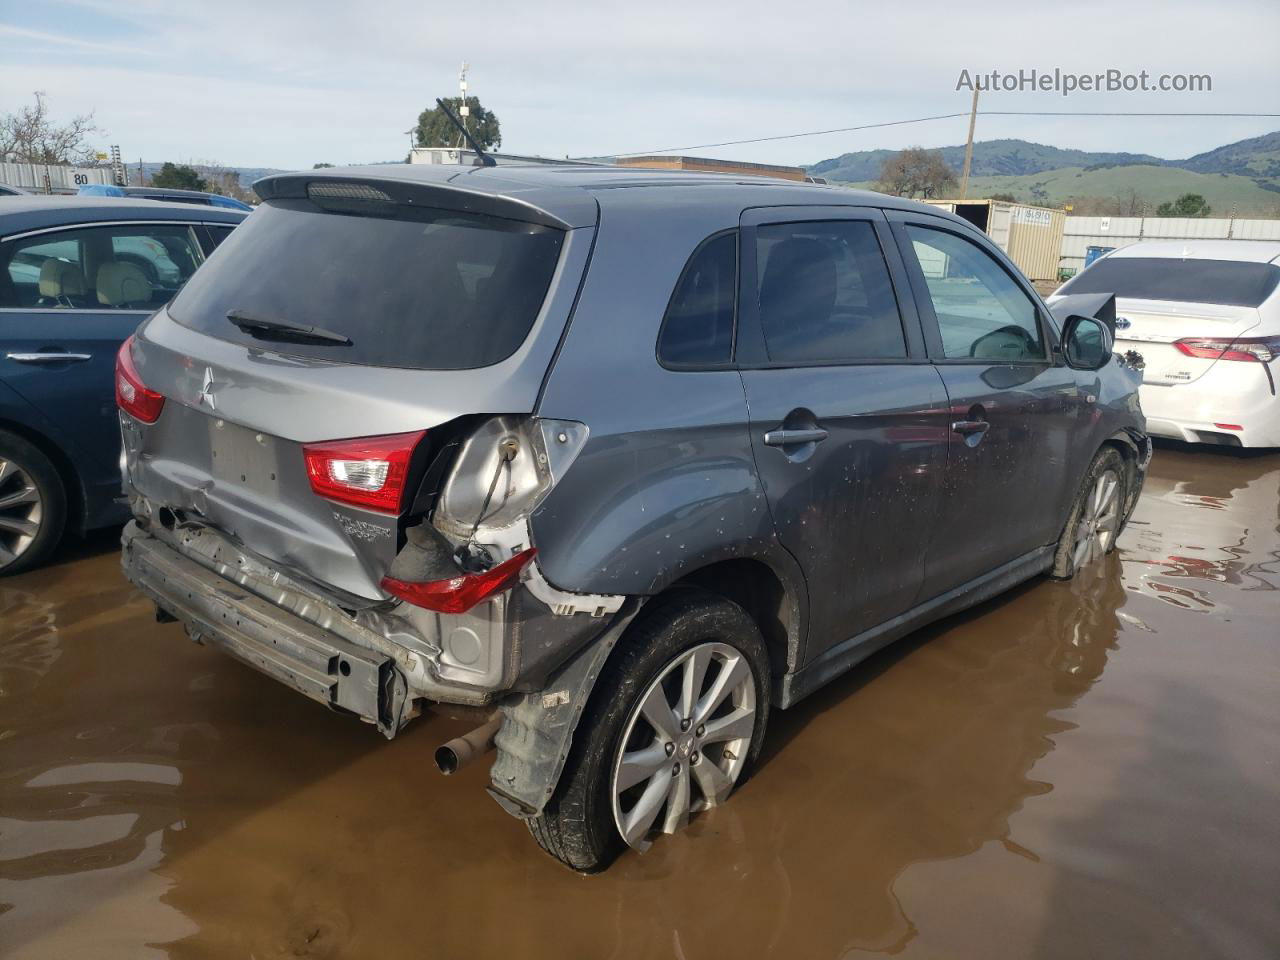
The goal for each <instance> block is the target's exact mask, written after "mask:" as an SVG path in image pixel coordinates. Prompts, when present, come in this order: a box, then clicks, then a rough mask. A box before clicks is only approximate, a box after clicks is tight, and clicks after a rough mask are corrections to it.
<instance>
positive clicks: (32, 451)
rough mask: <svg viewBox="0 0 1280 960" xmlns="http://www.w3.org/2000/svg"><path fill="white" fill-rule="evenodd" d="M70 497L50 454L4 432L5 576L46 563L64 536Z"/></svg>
mask: <svg viewBox="0 0 1280 960" xmlns="http://www.w3.org/2000/svg"><path fill="white" fill-rule="evenodd" d="M66 515H67V498H66V492H65V491H64V490H63V488H62V480H61V478H60V477H59V476H58V471H57V470H56V469H55V468H54V466H53V464H52V463H50V462H49V458H48V457H46V456H45V455H44V454H43V453H41V452H40V451H39V450H38V449H37V448H36V447H34V446H33V445H32V444H30V443H28V442H27V441H26V440H24V439H23V438H22V437H19V436H15V435H14V434H12V433H8V432H6V431H4V430H0V576H9V575H11V574H15V573H21V572H22V571H23V570H29V569H31V568H32V567H34V566H36V565H37V564H39V563H42V562H43V561H44V560H45V559H46V558H47V557H48V556H49V554H50V553H51V552H52V551H53V549H54V547H56V546H57V545H58V540H59V539H60V538H61V537H62V528H63V525H64V524H65V523H66Z"/></svg>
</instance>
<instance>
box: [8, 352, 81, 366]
mask: <svg viewBox="0 0 1280 960" xmlns="http://www.w3.org/2000/svg"><path fill="white" fill-rule="evenodd" d="M5 356H6V357H8V358H9V359H10V360H16V361H17V362H18V363H62V362H64V361H67V360H74V361H77V362H79V361H81V360H92V359H93V354H92V353H59V352H56V351H54V352H51V353H6V354H5Z"/></svg>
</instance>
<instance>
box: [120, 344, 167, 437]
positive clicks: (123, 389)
mask: <svg viewBox="0 0 1280 960" xmlns="http://www.w3.org/2000/svg"><path fill="white" fill-rule="evenodd" d="M116 406H118V407H119V408H120V409H121V410H123V411H124V412H125V413H127V414H129V416H131V417H133V418H134V419H135V420H141V421H142V422H143V423H155V422H156V421H157V420H159V419H160V411H161V410H163V409H164V396H163V394H159V393H156V392H155V391H154V390H151V389H149V388H148V387H147V386H146V384H144V383H143V382H142V378H141V377H140V376H138V368H137V367H135V366H134V365H133V337H132V336H130V337H129V339H128V340H126V341H125V342H124V343H122V344H121V345H120V350H119V352H117V353H116Z"/></svg>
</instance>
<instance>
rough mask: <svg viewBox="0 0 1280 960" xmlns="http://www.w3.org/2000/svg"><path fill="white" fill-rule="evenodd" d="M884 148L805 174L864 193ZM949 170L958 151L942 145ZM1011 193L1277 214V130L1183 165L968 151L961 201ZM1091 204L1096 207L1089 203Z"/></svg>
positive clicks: (1021, 150)
mask: <svg viewBox="0 0 1280 960" xmlns="http://www.w3.org/2000/svg"><path fill="white" fill-rule="evenodd" d="M893 153H894V151H892V150H863V151H860V152H858V153H846V154H842V155H841V156H839V157H832V158H831V159H829V160H823V161H820V162H819V163H815V164H813V165H812V166H810V167H807V168H806V169H807V170H808V171H809V173H810V174H811V175H813V176H817V177H825V178H826V179H828V180H830V181H833V182H837V183H849V184H850V185H853V186H860V187H872V186H873V185H874V183H875V181H876V179H877V178H878V177H879V176H880V166H881V164H883V163H884V160H885V158H886V157H889V156H892V155H893ZM942 156H943V158H944V159H945V160H946V161H947V163H948V164H949V165H950V166H951V167H952V168H953V169H954V170H956V171H957V172H958V171H959V170H960V168H961V167H962V166H963V165H964V147H943V148H942ZM997 193H999V194H1011V195H1012V196H1014V197H1016V198H1017V199H1018V200H1020V201H1022V202H1024V203H1040V204H1049V205H1053V206H1058V205H1061V204H1065V203H1072V202H1073V201H1074V202H1077V203H1079V205H1080V206H1081V208H1085V207H1087V206H1089V204H1088V203H1085V202H1083V201H1085V200H1093V201H1097V200H1100V199H1114V198H1120V197H1123V198H1125V200H1126V201H1129V200H1133V199H1135V198H1136V199H1137V200H1139V201H1141V202H1145V203H1146V205H1147V209H1148V211H1149V212H1152V213H1154V211H1155V208H1156V206H1157V205H1159V204H1161V203H1163V202H1165V201H1166V200H1174V199H1176V198H1177V197H1179V196H1181V195H1182V194H1184V193H1199V194H1201V195H1203V196H1204V198H1205V199H1206V200H1207V201H1208V203H1209V205H1210V206H1211V207H1213V211H1214V213H1215V214H1219V213H1220V214H1222V215H1223V216H1225V215H1227V214H1228V213H1230V212H1231V210H1232V209H1234V210H1235V211H1236V213H1237V214H1238V215H1240V216H1263V217H1277V216H1280V131H1277V132H1275V133H1267V134H1263V135H1262V136H1260V137H1252V138H1250V139H1248V140H1240V141H1238V142H1236V143H1229V144H1227V145H1226V146H1223V147H1218V148H1217V149H1215V150H1209V151H1207V152H1206V153H1200V154H1196V155H1195V156H1194V157H1189V158H1187V159H1186V160H1162V159H1160V158H1159V157H1153V156H1148V155H1146V154H1136V153H1096V152H1090V151H1086V150H1067V149H1063V148H1060V147H1051V146H1047V145H1045V144H1042V143H1032V142H1030V141H1028V140H986V141H982V142H979V143H975V144H974V145H973V172H972V174H971V177H970V181H969V196H971V197H985V196H991V195H992V194H997ZM1095 205H1096V204H1095Z"/></svg>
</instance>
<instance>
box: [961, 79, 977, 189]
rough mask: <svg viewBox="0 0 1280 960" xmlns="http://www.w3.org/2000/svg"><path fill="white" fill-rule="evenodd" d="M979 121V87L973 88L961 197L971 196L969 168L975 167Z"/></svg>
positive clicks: (965, 145)
mask: <svg viewBox="0 0 1280 960" xmlns="http://www.w3.org/2000/svg"><path fill="white" fill-rule="evenodd" d="M977 121H978V87H977V85H976V84H975V85H974V88H973V108H972V109H971V110H970V111H969V139H968V140H966V141H965V144H964V172H963V173H961V174H960V199H961V200H963V199H965V198H966V197H968V196H969V170H970V168H972V167H973V126H974V124H975V123H977Z"/></svg>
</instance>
